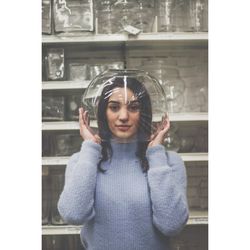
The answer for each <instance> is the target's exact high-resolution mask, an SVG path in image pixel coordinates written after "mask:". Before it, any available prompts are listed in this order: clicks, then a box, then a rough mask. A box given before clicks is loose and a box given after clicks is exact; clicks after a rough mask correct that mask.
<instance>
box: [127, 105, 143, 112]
mask: <svg viewBox="0 0 250 250" xmlns="http://www.w3.org/2000/svg"><path fill="white" fill-rule="evenodd" d="M128 110H129V111H131V112H138V111H139V110H140V105H139V103H135V104H131V105H128Z"/></svg>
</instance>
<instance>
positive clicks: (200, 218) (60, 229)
mask: <svg viewBox="0 0 250 250" xmlns="http://www.w3.org/2000/svg"><path fill="white" fill-rule="evenodd" d="M201 224H202V225H207V224H208V211H190V216H189V220H188V223H187V225H201ZM81 227H82V226H73V225H63V226H54V225H46V226H42V234H43V235H63V234H79V233H80V230H81Z"/></svg>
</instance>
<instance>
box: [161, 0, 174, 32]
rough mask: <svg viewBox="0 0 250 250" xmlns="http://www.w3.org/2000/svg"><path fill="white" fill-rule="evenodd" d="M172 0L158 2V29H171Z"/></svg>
mask: <svg viewBox="0 0 250 250" xmlns="http://www.w3.org/2000/svg"><path fill="white" fill-rule="evenodd" d="M172 8H173V0H159V4H158V10H157V11H158V31H159V32H166V31H173V26H172V22H173V20H172V18H173V17H172Z"/></svg>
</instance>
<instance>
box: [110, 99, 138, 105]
mask: <svg viewBox="0 0 250 250" xmlns="http://www.w3.org/2000/svg"><path fill="white" fill-rule="evenodd" d="M108 103H118V104H120V103H121V102H119V101H113V100H111V101H108ZM128 103H129V104H130V103H139V101H138V100H133V101H129V102H128Z"/></svg>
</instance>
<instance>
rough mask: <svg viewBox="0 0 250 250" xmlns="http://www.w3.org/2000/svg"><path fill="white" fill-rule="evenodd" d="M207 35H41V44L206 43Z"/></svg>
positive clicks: (177, 33)
mask: <svg viewBox="0 0 250 250" xmlns="http://www.w3.org/2000/svg"><path fill="white" fill-rule="evenodd" d="M207 40H208V34H207V33H204V32H201V33H198V32H169V33H162V32H161V33H145V34H139V35H138V36H133V35H128V34H110V35H101V34H98V35H96V34H92V33H78V34H77V33H68V34H62V35H43V36H42V43H43V44H56V45H57V44H62V43H93V42H94V43H114V44H117V43H122V42H128V41H129V42H131V41H133V42H136V43H138V42H145V43H146V42H152V41H153V42H156V41H159V42H168V41H174V42H177V41H182V42H188V41H190V42H192V43H193V42H194V41H199V42H202V41H204V42H207Z"/></svg>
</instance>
